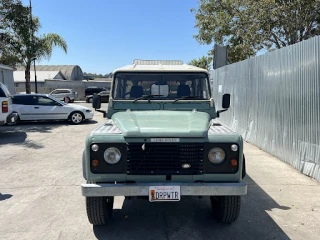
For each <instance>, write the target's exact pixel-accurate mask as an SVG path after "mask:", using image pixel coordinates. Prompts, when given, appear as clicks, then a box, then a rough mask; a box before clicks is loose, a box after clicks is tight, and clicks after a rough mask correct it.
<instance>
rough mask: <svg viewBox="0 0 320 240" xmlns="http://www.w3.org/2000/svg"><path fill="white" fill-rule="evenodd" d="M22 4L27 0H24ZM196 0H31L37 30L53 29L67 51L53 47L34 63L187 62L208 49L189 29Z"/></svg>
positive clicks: (96, 67)
mask: <svg viewBox="0 0 320 240" xmlns="http://www.w3.org/2000/svg"><path fill="white" fill-rule="evenodd" d="M23 3H24V5H28V4H29V0H23ZM196 7H197V0H77V1H75V0H64V1H62V0H32V8H33V15H35V16H38V17H39V18H40V22H41V25H42V28H41V31H40V34H42V33H50V32H53V33H58V34H59V35H61V36H62V37H63V38H64V39H65V40H66V41H67V43H68V54H65V53H64V52H63V51H62V50H60V49H55V50H54V51H53V54H52V57H51V59H50V60H49V61H41V62H40V63H39V64H50V65H79V66H80V67H81V68H82V71H84V72H91V73H101V74H106V73H109V72H112V71H113V70H115V69H116V68H118V67H121V66H124V65H127V64H131V63H132V61H133V59H152V60H153V59H174V60H183V61H184V62H186V63H187V62H188V61H190V60H191V59H193V58H199V57H201V56H203V55H207V52H208V51H209V50H210V49H211V48H212V46H207V45H200V44H199V43H198V42H197V41H196V40H195V39H194V38H193V35H194V34H196V33H197V29H195V28H194V24H195V17H194V14H193V13H191V12H190V9H191V8H196Z"/></svg>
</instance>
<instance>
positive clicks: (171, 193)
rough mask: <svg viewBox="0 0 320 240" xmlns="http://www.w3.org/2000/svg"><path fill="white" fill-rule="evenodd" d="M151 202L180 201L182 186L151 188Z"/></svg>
mask: <svg viewBox="0 0 320 240" xmlns="http://www.w3.org/2000/svg"><path fill="white" fill-rule="evenodd" d="M149 201H150V202H162V201H180V186H150V187H149Z"/></svg>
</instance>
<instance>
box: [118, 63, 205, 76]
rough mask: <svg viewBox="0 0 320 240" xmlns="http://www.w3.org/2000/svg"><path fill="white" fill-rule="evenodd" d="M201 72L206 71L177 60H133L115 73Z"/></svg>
mask: <svg viewBox="0 0 320 240" xmlns="http://www.w3.org/2000/svg"><path fill="white" fill-rule="evenodd" d="M120 71H121V72H123V71H124V72H136V71H137V72H171V71H174V72H203V73H208V71H207V70H206V69H203V68H199V67H195V66H192V65H188V64H184V63H183V62H182V61H179V60H134V62H133V64H132V65H127V66H124V67H121V68H118V69H116V70H115V71H114V73H116V72H120Z"/></svg>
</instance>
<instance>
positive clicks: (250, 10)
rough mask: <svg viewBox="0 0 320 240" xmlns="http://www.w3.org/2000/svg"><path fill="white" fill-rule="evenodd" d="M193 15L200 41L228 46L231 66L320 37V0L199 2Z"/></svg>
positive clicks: (223, 0) (201, 42) (225, 0)
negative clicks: (256, 55)
mask: <svg viewBox="0 0 320 240" xmlns="http://www.w3.org/2000/svg"><path fill="white" fill-rule="evenodd" d="M191 11H192V12H193V13H194V14H195V18H196V24H195V27H196V28H198V30H199V32H198V34H197V35H195V36H194V37H195V38H196V40H197V41H198V42H199V43H200V44H208V45H209V44H211V43H213V42H215V43H218V44H221V45H223V46H227V47H228V50H229V52H228V57H229V60H230V61H231V62H237V61H241V60H244V59H246V58H248V57H250V56H254V55H255V54H256V53H257V52H258V51H259V50H261V49H265V50H268V51H269V50H272V49H276V48H281V47H284V46H288V45H291V44H294V43H297V42H300V41H303V40H306V39H308V38H311V37H314V36H316V35H319V34H320V0H260V1H245V0H199V6H198V8H197V9H191ZM210 54H212V52H210Z"/></svg>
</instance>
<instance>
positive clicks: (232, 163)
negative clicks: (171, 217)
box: [230, 159, 238, 167]
mask: <svg viewBox="0 0 320 240" xmlns="http://www.w3.org/2000/svg"><path fill="white" fill-rule="evenodd" d="M230 164H231V166H232V167H235V166H237V165H238V161H237V160H236V159H232V160H231V161H230Z"/></svg>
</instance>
